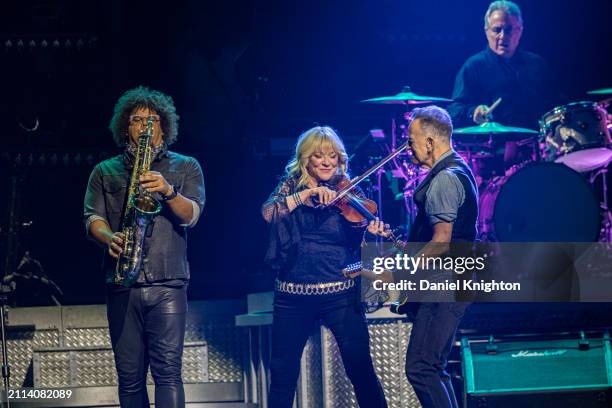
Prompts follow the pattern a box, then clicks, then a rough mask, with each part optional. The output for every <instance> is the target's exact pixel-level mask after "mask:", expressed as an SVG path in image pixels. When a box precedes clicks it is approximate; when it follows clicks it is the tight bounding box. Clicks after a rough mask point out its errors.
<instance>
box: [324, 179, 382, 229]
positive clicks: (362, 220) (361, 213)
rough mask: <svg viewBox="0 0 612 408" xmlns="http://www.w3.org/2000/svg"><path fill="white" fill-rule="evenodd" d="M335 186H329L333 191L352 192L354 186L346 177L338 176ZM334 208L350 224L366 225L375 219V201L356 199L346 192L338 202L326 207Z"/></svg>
mask: <svg viewBox="0 0 612 408" xmlns="http://www.w3.org/2000/svg"><path fill="white" fill-rule="evenodd" d="M335 181H336V183H335V185H332V186H329V185H328V187H330V188H332V189H333V190H335V191H338V192H340V191H346V190H347V189H348V190H352V189H353V188H354V187H355V186H354V185H351V181H350V180H349V179H348V177H347V176H346V175H342V176H338V177H337V180H335ZM331 206H333V207H336V208H337V209H338V210H339V212H340V214H342V216H343V217H344V218H345V219H346V220H347V221H348V222H350V223H354V224H367V223H368V222H370V221H372V220H374V219H376V215H375V214H376V212H377V211H378V205H377V204H376V202H375V201H373V200H370V199H368V198H365V197H358V196H356V195H355V194H353V193H351V192H350V191H346V192H345V193H344V194H343V196H342V197H341V198H340V199H338V200H333V201H332V202H331V203H330V204H329V205H328V206H327V207H331Z"/></svg>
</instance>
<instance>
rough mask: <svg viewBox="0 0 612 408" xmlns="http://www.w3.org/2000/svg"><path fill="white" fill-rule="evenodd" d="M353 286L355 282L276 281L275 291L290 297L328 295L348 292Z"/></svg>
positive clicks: (351, 280)
mask: <svg viewBox="0 0 612 408" xmlns="http://www.w3.org/2000/svg"><path fill="white" fill-rule="evenodd" d="M353 286H355V280H353V279H349V280H345V281H340V282H324V283H293V282H285V281H282V280H278V279H277V280H276V290H277V291H279V292H284V293H291V294H292V295H328V294H330V293H338V292H343V291H345V290H348V289H350V288H352V287H353Z"/></svg>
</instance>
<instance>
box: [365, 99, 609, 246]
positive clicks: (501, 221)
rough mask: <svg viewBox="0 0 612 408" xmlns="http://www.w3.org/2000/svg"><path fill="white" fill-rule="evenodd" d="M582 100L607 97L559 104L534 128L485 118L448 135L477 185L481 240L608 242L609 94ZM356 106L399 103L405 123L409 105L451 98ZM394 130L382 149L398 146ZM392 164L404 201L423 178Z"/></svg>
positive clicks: (408, 203)
mask: <svg viewBox="0 0 612 408" xmlns="http://www.w3.org/2000/svg"><path fill="white" fill-rule="evenodd" d="M589 94H590V95H599V96H605V95H610V98H608V99H604V100H603V101H600V102H590V101H581V102H574V103H569V104H567V105H562V106H558V107H556V108H554V109H552V110H551V111H549V112H546V113H545V114H544V115H543V116H542V117H541V119H540V121H539V124H540V129H539V130H534V129H526V128H521V127H514V126H507V125H505V124H501V123H497V122H494V121H492V120H488V121H486V122H484V123H482V124H480V125H477V126H471V127H464V128H459V129H455V130H454V132H453V143H454V148H455V150H456V151H457V152H458V153H459V154H460V155H461V156H462V157H463V158H464V159H465V160H466V162H467V163H468V164H469V165H470V167H471V168H472V170H473V172H474V174H475V176H476V179H477V183H478V188H479V192H480V193H479V194H480V197H479V201H480V214H479V218H478V230H479V239H480V240H483V241H508V242H570V241H571V242H595V241H603V242H612V212H611V211H610V208H609V207H608V197H607V195H608V191H607V179H606V175H607V169H608V166H609V164H610V163H611V162H612V139H611V137H610V132H611V129H612V115H610V114H609V113H608V112H607V108H608V106H609V105H610V102H611V101H612V88H607V89H599V90H595V91H591V92H589ZM362 102H364V103H377V104H401V105H405V106H406V107H407V112H406V114H405V115H404V118H405V119H409V117H410V109H411V108H412V107H414V106H417V105H427V104H441V103H448V102H452V100H451V99H446V98H440V97H433V96H422V95H418V94H416V93H414V92H412V91H411V90H410V88H409V87H405V88H404V89H403V90H402V92H400V93H398V94H396V95H392V96H383V97H378V98H372V99H366V100H363V101H362ZM500 102H501V101H500V100H498V101H496V104H495V106H497V104H499V103H500ZM492 107H493V108H494V106H493V105H492ZM394 124H395V121H393V126H392V129H393V130H394V131H393V132H392V145H391V147H390V148H389V150H394V149H395V146H396V143H397V136H396V134H395V125H394ZM400 128H401V129H402V131H401V132H400V135H399V137H400V138H404V139H405V138H407V136H408V135H407V129H408V126H407V125H405V126H401V127H400ZM407 154H408V153H407ZM399 162H401V163H402V166H403V168H401V169H395V170H394V171H392V174H394V175H400V176H401V177H403V178H404V179H405V181H406V183H405V187H404V197H411V196H412V193H413V192H414V189H415V188H416V185H417V184H418V181H419V179H420V178H422V177H423V173H422V171H420V170H418V169H411V170H409V171H407V170H406V162H410V160H404V161H401V160H400V161H399ZM393 163H398V161H394V162H393ZM380 204H382V203H379V205H380ZM406 206H407V208H406V210H407V212H408V215H409V218H408V219H409V220H411V219H413V217H414V213H415V211H416V209H415V208H414V205H413V204H412V203H411V200H406Z"/></svg>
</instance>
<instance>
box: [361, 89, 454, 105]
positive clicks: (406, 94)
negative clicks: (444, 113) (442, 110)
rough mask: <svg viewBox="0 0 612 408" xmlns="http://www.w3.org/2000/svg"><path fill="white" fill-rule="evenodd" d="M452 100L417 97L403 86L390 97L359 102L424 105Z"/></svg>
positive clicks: (435, 97)
mask: <svg viewBox="0 0 612 408" xmlns="http://www.w3.org/2000/svg"><path fill="white" fill-rule="evenodd" d="M452 101H453V100H452V99H447V98H439V97H437V96H423V95H417V94H415V93H414V92H412V91H411V90H410V87H409V86H405V87H404V88H403V89H402V92H400V93H398V94H396V95H392V96H381V97H379V98H372V99H366V100H363V101H361V102H365V103H384V104H399V105H425V104H428V103H434V102H452Z"/></svg>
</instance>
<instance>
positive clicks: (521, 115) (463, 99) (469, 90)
mask: <svg viewBox="0 0 612 408" xmlns="http://www.w3.org/2000/svg"><path fill="white" fill-rule="evenodd" d="M499 97H501V98H502V102H501V104H500V105H499V106H498V107H497V108H496V109H495V111H494V112H493V120H494V121H496V122H499V123H502V124H504V125H507V126H520V127H525V128H529V129H534V130H536V129H538V121H539V119H540V118H541V117H542V115H544V114H545V113H546V112H548V111H549V110H551V109H552V108H554V107H555V106H557V105H560V104H562V103H564V98H563V97H562V96H561V95H560V92H559V87H558V86H557V81H556V79H555V77H554V76H553V73H552V70H551V69H550V67H549V66H548V64H547V63H546V61H545V60H544V59H543V58H542V57H540V56H539V55H537V54H534V53H532V52H528V51H522V50H517V51H516V53H515V54H514V56H513V57H512V58H510V59H507V58H502V57H500V56H498V55H496V54H495V53H494V52H493V51H491V49H490V48H488V47H487V49H485V50H484V51H481V52H479V53H478V54H476V55H473V56H472V57H470V58H469V59H468V60H467V61H466V62H465V64H463V66H462V67H461V70H460V71H459V73H458V74H457V78H456V79H455V88H454V90H453V99H454V100H455V102H453V103H452V104H450V105H449V107H448V111H449V113H450V114H451V117H452V118H453V123H454V125H455V127H461V126H473V125H474V122H473V121H472V115H473V113H474V109H475V108H476V107H477V106H478V105H491V104H492V103H493V102H494V101H495V100H496V99H497V98H499Z"/></svg>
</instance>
